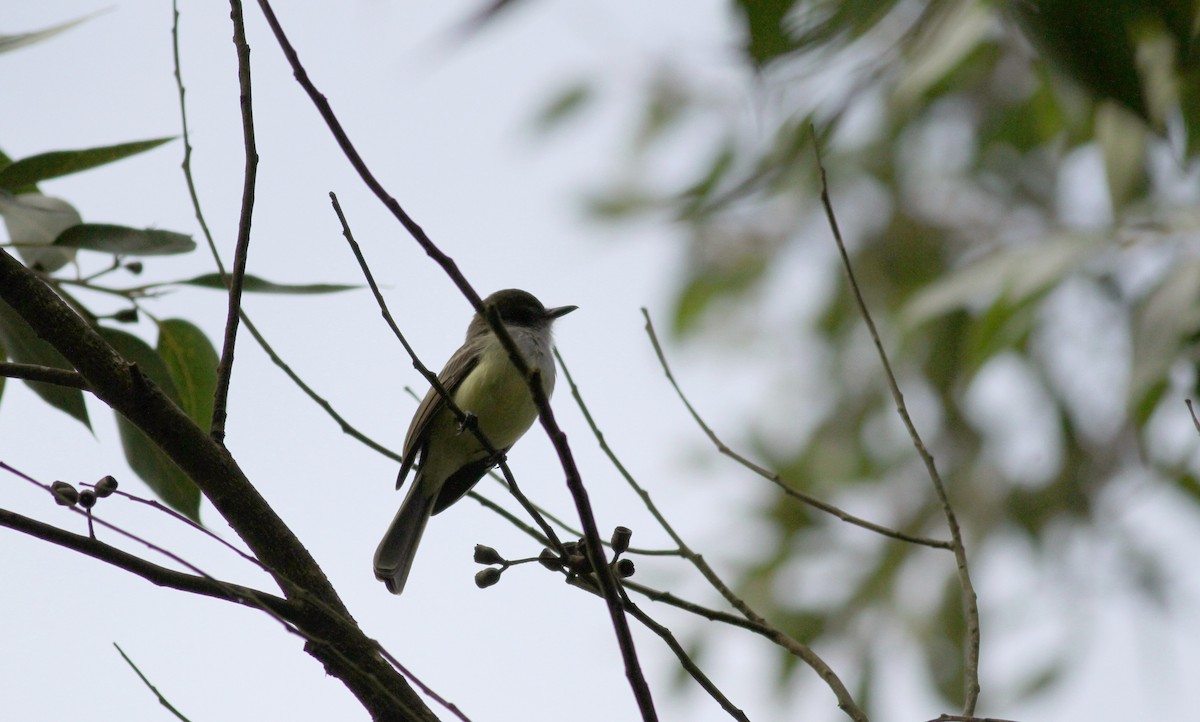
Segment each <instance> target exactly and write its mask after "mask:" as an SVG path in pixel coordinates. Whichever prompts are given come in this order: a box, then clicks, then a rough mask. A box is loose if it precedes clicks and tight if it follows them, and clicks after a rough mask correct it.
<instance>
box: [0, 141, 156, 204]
mask: <svg viewBox="0 0 1200 722" xmlns="http://www.w3.org/2000/svg"><path fill="white" fill-rule="evenodd" d="M174 139H175V138H174V136H171V137H167V138H154V139H153V140H139V141H136V142H133V143H121V144H119V145H108V146H103V147H99V148H86V149H83V150H56V151H51V152H49V153H41V154H39V155H33V156H30V157H28V158H22V159H21V160H18V161H16V162H14V163H12V164H10V165H8V166H7V167H5V168H4V170H2V171H0V188H6V189H8V190H11V191H16V190H19V189H23V188H26V187H27V186H30V185H33V184H34V183H37V182H39V181H44V180H47V179H50V178H58V177H60V176H64V175H69V174H71V173H78V172H80V171H84V170H88V169H90V168H95V167H97V166H101V165H105V164H107V163H112V162H114V161H118V160H121V159H122V158H128V157H129V156H131V155H136V154H138V153H142V152H144V151H147V150H150V149H151V148H157V147H158V146H160V145H162V144H163V143H166V142H168V141H171V140H174Z"/></svg>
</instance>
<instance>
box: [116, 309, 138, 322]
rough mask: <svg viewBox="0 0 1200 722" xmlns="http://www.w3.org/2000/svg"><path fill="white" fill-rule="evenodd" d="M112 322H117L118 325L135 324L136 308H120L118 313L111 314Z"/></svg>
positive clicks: (136, 318) (136, 317)
mask: <svg viewBox="0 0 1200 722" xmlns="http://www.w3.org/2000/svg"><path fill="white" fill-rule="evenodd" d="M113 320H114V321H117V322H118V323H137V320H138V310H137V307H136V306H134V307H132V308H122V309H121V310H120V311H117V312H116V313H114V314H113Z"/></svg>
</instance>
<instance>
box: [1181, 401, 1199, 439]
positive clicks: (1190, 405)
mask: <svg viewBox="0 0 1200 722" xmlns="http://www.w3.org/2000/svg"><path fill="white" fill-rule="evenodd" d="M1183 403H1185V404H1187V407H1188V413H1190V414H1191V415H1192V424H1194V425H1195V427H1196V431H1200V419H1198V418H1196V410H1195V409H1194V408H1192V400H1191V399H1184V400H1183Z"/></svg>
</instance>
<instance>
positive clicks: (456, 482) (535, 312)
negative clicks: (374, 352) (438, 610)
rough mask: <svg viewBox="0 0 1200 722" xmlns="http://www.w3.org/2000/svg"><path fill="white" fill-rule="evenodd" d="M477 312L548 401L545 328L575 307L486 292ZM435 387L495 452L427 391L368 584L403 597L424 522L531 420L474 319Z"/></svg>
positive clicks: (516, 384)
mask: <svg viewBox="0 0 1200 722" xmlns="http://www.w3.org/2000/svg"><path fill="white" fill-rule="evenodd" d="M483 305H484V308H485V309H486V310H488V311H489V312H494V313H495V314H496V315H497V316H499V318H500V321H501V322H502V323H503V324H504V328H505V329H506V330H507V331H508V334H509V336H511V337H512V340H513V341H514V342H515V344H516V346H517V349H518V350H520V352H521V356H522V358H524V360H525V363H526V364H528V365H529V367H530V368H531V369H536V370H538V371H540V372H541V379H542V389H543V390H544V391H545V392H546V397H547V398H549V396H550V395H551V394H552V393H553V392H554V357H553V355H552V354H551V345H552V342H553V339H552V337H551V333H550V327H551V325H552V324H553V323H554V320H555V319H557V318H559V317H561V316H564V315H566V314H568V313H570V312H571V311H574V310H575V309H576V306H558V307H557V308H546V307H545V306H543V305H542V302H541V301H539V300H537V298H535V297H534V296H533V294H530V293H527V292H525V291H521V290H519V289H515V288H510V289H506V290H503V291H497V292H495V293H493V294H492V295H490V296H488V297H487V298H485V299H484V300H483ZM438 381H439V382H440V383H441V384H442V386H443V388H445V389H446V392H447V393H448V394H449V395H450V397H451V398H452V399H454V404H455V405H456V406H458V408H459V409H461V410H462V412H463V413H464V414H466V415H467V418H468V423H470V424H472V425H474V427H475V428H476V429H478V430H479V431H480V432H481V433H482V434H483V436H484V438H486V439H487V440H488V443H489V444H490V445H491V446H492V448H493V449H495V450H496V451H497V452H498V453H496V454H493V453H490V452H489V451H488V450H487V448H486V447H485V446H484V445H483V443H482V442H480V440H479V437H478V436H476V434H475V433H474V431H472V430H471V429H468V428H464V427H463V425H461V424H460V423H459V421H458V419H457V418H456V416H455V414H454V412H453V411H451V410H450V407H449V406H447V405H446V402H445V399H444V398H443V397H442V396H441V394H439V393H438V392H437V389H434V388H430V389H429V393H427V394H425V398H424V399H422V400H421V405H420V406H418V407H417V412H416V414H415V415H414V416H413V419H412V423H411V424H410V425H409V427H408V436H407V437H406V438H405V439H404V452H403V455H402V460H401V462H400V474H399V476H398V477H397V479H396V488H397V489H399V488H400V487H401V486H402V485H403V484H404V478H405V477H406V476H408V472H409V470H410V469H414V468H415V469H416V476H415V478H414V479H413V483H412V486H411V487H410V488H409V490H408V495H407V496H405V497H404V503H403V504H401V505H400V511H399V512H397V513H396V518H395V519H393V520H392V524H391V526H389V527H388V530H387V533H386V534H385V535H384V537H383V541H381V542H379V547H378V548H377V549H376V550H375V577H376V578H378V579H379V580H380V581H382V582H383V583H384V584H385V585H387V588H388V591H390V592H391V593H393V594H399V593H400V592H402V591H404V583H405V581H407V579H408V572H409V570H410V569H411V568H412V562H413V558H414V557H415V556H416V553H417V545H418V544H419V543H420V541H421V534H422V533H423V532H424V531H425V523H426V522H428V521H429V517H430V516H431V515H433V514H437V513H438V512H440V511H442V510H443V509H445V508H446V507H448V506H450V505H451V504H453V503H454V502H456V501H458V500H459V499H461V498H462V496H463V495H464V494H466V493H467V492H468V491H470V489H471V487H473V486H475V482H477V481H479V480H480V479H481V478H482V477H483V475H484V474H486V473H487V471H488V470H489V469H491V468H492V467H493V466H495V465H496V464H497V463H499V461H500V456H501V455H503V454H504V453H505V452H507V451H508V450H509V449H511V448H512V445H513V444H515V443H516V442H517V440H518V439H520V438H521V436H523V435H524V434H525V432H526V431H528V430H529V427H530V426H532V425H533V422H534V420H535V419H537V407H536V406H535V405H534V403H533V395H532V394H531V393H530V391H529V385H528V384H527V383H526V381H525V378H524V376H522V375H521V373H520V372H519V371H518V370H517V367H516V366H514V365H513V363H512V359H510V358H509V356H508V352H507V351H506V350H505V349H504V346H503V344H501V343H500V339H499V338H497V337H496V334H494V333H493V332H492V328H491V326H490V325H489V324H488V321H487V318H486V317H484V316H481V315H480V314H478V313H476V314H475V316H474V317H473V318H472V319H471V324H470V325H469V326H468V327H467V338H466V340H465V341H463V345H462V347H460V348H459V349H458V350H457V351H455V352H454V355H453V356H451V357H450V360H449V361H447V362H446V366H445V368H443V369H442V371H441V373H439V374H438Z"/></svg>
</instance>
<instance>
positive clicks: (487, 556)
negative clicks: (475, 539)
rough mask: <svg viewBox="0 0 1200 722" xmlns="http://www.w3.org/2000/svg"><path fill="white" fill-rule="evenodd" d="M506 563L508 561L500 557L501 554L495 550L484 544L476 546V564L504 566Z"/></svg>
mask: <svg viewBox="0 0 1200 722" xmlns="http://www.w3.org/2000/svg"><path fill="white" fill-rule="evenodd" d="M506 561H508V560H506V559H505V558H504V557H502V556H500V552H498V551H496V550H495V549H493V548H491V547H489V546H484V545H483V544H476V545H475V563H476V564H504V563H505V562H506Z"/></svg>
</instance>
